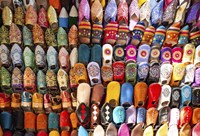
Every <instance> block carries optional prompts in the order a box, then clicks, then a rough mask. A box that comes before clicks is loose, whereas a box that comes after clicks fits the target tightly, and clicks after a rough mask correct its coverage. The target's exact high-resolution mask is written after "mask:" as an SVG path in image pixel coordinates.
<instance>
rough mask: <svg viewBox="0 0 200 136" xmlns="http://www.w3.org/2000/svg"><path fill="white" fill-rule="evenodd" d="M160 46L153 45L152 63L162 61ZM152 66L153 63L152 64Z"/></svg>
mask: <svg viewBox="0 0 200 136" xmlns="http://www.w3.org/2000/svg"><path fill="white" fill-rule="evenodd" d="M160 54H161V53H160V48H159V46H156V45H153V46H152V47H151V52H150V57H149V62H150V65H151V64H155V63H159V62H160ZM151 66H152V65H151Z"/></svg>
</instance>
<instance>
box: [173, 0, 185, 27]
mask: <svg viewBox="0 0 200 136" xmlns="http://www.w3.org/2000/svg"><path fill="white" fill-rule="evenodd" d="M187 6H188V2H187V1H185V2H183V3H181V4H180V5H179V7H178V9H177V11H176V15H175V19H174V23H176V22H181V25H183V23H184V20H185V14H186V12H187V10H186V8H187Z"/></svg>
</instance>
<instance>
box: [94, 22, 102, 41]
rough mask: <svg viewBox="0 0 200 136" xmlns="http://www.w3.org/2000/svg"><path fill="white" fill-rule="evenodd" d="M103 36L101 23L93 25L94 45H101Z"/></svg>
mask: <svg viewBox="0 0 200 136" xmlns="http://www.w3.org/2000/svg"><path fill="white" fill-rule="evenodd" d="M102 35H103V26H102V24H100V23H99V22H97V23H94V24H93V25H92V43H94V44H95V43H96V44H100V42H101V39H102Z"/></svg>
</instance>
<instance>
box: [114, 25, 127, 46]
mask: <svg viewBox="0 0 200 136" xmlns="http://www.w3.org/2000/svg"><path fill="white" fill-rule="evenodd" d="M128 40H129V29H128V25H127V24H125V23H124V24H121V25H119V28H118V33H117V41H116V44H120V45H126V43H127V42H128Z"/></svg>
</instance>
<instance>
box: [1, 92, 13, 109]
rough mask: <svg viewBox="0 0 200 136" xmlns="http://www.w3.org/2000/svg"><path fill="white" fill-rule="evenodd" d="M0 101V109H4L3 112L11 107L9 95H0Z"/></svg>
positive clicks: (2, 93)
mask: <svg viewBox="0 0 200 136" xmlns="http://www.w3.org/2000/svg"><path fill="white" fill-rule="evenodd" d="M0 99H1V100H2V101H1V102H0V108H2V109H4V110H8V109H10V106H11V98H10V95H9V94H6V93H4V92H1V93H0Z"/></svg>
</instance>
